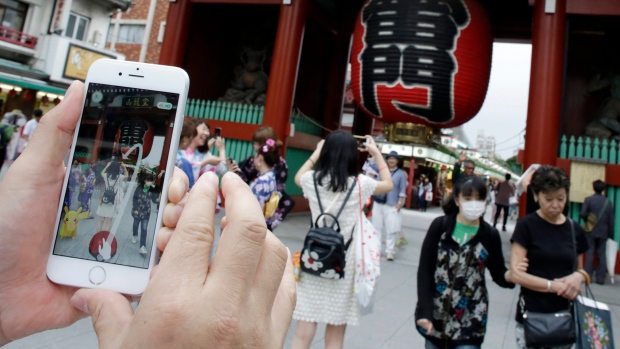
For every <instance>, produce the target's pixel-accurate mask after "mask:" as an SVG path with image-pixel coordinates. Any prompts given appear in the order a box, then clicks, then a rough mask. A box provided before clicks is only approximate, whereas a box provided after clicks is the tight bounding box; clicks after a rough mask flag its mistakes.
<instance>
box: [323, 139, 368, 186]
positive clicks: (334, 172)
mask: <svg viewBox="0 0 620 349" xmlns="http://www.w3.org/2000/svg"><path fill="white" fill-rule="evenodd" d="M358 158H359V150H358V149H357V140H355V138H354V137H353V135H351V134H350V133H348V132H345V131H342V130H338V131H334V132H332V133H330V134H329V136H327V138H325V143H324V144H323V148H322V149H321V154H320V155H319V161H317V164H316V167H315V168H316V171H315V173H314V176H315V178H316V180H317V182H318V183H319V185H322V184H323V179H325V178H328V179H329V183H328V184H327V189H328V190H331V191H332V192H339V191H345V190H346V189H347V183H348V180H349V177H351V176H357V173H358V171H357V161H358Z"/></svg>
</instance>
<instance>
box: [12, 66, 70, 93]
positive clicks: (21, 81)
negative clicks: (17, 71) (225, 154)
mask: <svg viewBox="0 0 620 349" xmlns="http://www.w3.org/2000/svg"><path fill="white" fill-rule="evenodd" d="M0 83H5V84H9V85H15V86H19V87H22V88H29V89H33V90H37V91H41V92H48V93H53V94H57V95H61V96H62V95H64V94H65V93H66V92H67V89H64V88H59V87H56V86H52V85H50V84H48V83H47V82H45V81H41V80H37V79H31V78H27V77H23V76H19V75H13V74H7V73H2V72H0Z"/></svg>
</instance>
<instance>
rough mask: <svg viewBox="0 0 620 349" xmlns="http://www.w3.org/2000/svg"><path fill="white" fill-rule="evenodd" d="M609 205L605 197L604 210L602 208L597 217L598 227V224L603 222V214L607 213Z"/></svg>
mask: <svg viewBox="0 0 620 349" xmlns="http://www.w3.org/2000/svg"><path fill="white" fill-rule="evenodd" d="M608 203H609V199H607V198H606V197H605V204H604V205H603V208H601V210H600V211H599V212H598V215H597V216H596V225H598V223H599V222H600V221H601V216H602V215H603V213H605V209H606V208H607V204H608ZM596 225H595V226H596Z"/></svg>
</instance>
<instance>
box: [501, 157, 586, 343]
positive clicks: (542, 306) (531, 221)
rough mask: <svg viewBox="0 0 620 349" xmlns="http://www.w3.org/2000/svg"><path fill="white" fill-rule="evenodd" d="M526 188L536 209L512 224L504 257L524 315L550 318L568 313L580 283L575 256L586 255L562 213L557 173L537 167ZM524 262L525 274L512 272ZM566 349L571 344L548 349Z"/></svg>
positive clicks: (562, 179) (520, 338)
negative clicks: (526, 262) (507, 258)
mask: <svg viewBox="0 0 620 349" xmlns="http://www.w3.org/2000/svg"><path fill="white" fill-rule="evenodd" d="M529 186H530V188H531V190H532V192H533V193H534V199H535V200H536V202H537V203H538V204H539V205H540V208H539V209H538V210H537V211H535V212H532V213H530V214H528V215H527V216H525V217H523V218H520V219H519V220H518V221H517V226H516V227H515V231H514V234H513V236H512V253H511V256H510V266H511V271H512V278H513V280H514V282H515V283H517V284H519V285H521V294H520V297H519V299H521V298H522V299H523V301H524V306H525V310H527V311H532V312H541V313H555V312H558V311H562V310H566V309H568V307H569V301H570V300H573V299H575V298H576V297H577V295H579V293H580V290H581V283H583V282H584V281H585V277H584V275H583V273H581V272H580V271H581V270H582V269H581V268H583V261H582V258H581V254H582V253H584V252H585V251H586V250H587V248H588V242H587V240H586V236H585V233H584V231H583V230H582V229H581V227H580V226H579V224H577V223H575V222H572V221H571V220H569V219H567V218H566V216H565V215H564V214H563V213H562V211H563V210H564V206H565V205H566V202H567V198H568V189H569V187H570V181H569V179H568V177H567V176H566V173H564V171H563V170H562V169H560V168H557V167H553V166H541V167H540V168H539V169H538V170H536V173H535V174H534V176H532V182H531V183H530V185H529ZM571 224H572V225H573V227H572V230H571ZM573 230H574V232H575V238H576V243H577V245H576V252H575V245H574V243H573V233H572V231H573ZM575 253H576V254H577V256H576V255H575ZM525 257H527V259H528V260H529V268H528V269H527V272H524V271H522V270H519V269H518V262H519V261H521V260H522V259H523V258H525ZM578 257H579V258H578ZM575 259H577V260H575ZM575 266H577V269H578V270H575ZM520 303H521V302H518V303H517V316H516V321H517V329H516V337H517V346H518V347H519V348H520V349H525V348H527V346H526V344H525V339H524V333H523V326H522V323H523V309H522V307H521V305H520ZM571 347H572V344H571V345H566V346H559V347H557V346H556V347H553V348H554V349H555V348H571Z"/></svg>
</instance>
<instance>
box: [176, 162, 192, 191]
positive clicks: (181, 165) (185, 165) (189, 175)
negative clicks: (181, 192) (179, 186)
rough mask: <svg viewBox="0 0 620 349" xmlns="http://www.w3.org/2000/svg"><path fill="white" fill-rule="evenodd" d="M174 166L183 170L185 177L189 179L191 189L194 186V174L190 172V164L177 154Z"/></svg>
mask: <svg viewBox="0 0 620 349" xmlns="http://www.w3.org/2000/svg"><path fill="white" fill-rule="evenodd" d="M175 166H176V167H178V168H180V169H181V171H183V172H185V174H186V175H187V179H188V180H189V188H190V189H191V188H192V187H193V186H194V174H193V173H192V165H191V164H190V163H189V161H187V160H186V159H184V158H182V157H180V156H177V161H176V163H175Z"/></svg>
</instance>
